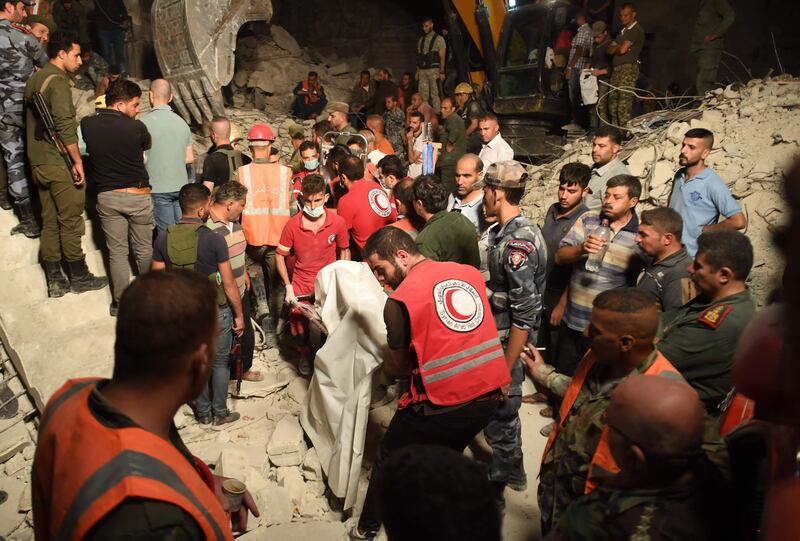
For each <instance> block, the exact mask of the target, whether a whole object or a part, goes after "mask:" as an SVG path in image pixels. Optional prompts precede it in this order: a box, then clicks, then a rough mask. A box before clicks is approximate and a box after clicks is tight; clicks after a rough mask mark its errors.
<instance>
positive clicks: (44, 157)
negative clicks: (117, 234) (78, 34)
mask: <svg viewBox="0 0 800 541" xmlns="http://www.w3.org/2000/svg"><path fill="white" fill-rule="evenodd" d="M47 51H48V54H49V55H50V62H49V63H48V64H47V65H46V66H45V67H44V68H42V69H41V70H39V71H37V72H36V73H35V74H34V75H33V76H32V77H31V78H30V79H29V80H28V83H27V85H26V86H25V100H26V101H27V102H28V103H29V104H30V103H31V99H32V96H33V93H34V92H40V93H41V94H42V98H43V99H44V103H45V105H46V106H47V108H48V109H49V111H50V114H51V115H52V116H53V121H54V124H55V128H56V133H57V134H58V136H59V137H60V138H61V141H62V142H63V143H64V146H65V147H66V151H67V153H68V154H69V157H70V159H71V160H72V170H71V171H70V170H69V169H67V165H66V163H65V161H64V157H63V156H62V155H61V154H59V152H58V149H57V147H56V145H55V144H54V143H53V142H51V140H50V138H49V137H47V136H45V135H44V131H43V130H44V126H43V123H42V119H41V118H39V117H38V115H37V114H36V113H35V107H33V106H32V105H31V106H29V107H28V108H27V112H26V117H25V127H26V132H27V149H28V161H29V162H30V165H31V171H32V173H33V180H34V181H35V182H36V185H37V187H38V189H39V201H40V202H41V205H42V239H41V242H40V251H41V259H42V266H43V267H44V272H45V276H46V278H47V295H48V296H50V297H61V296H63V295H65V294H66V293H67V292H68V291H70V290H71V291H72V292H73V293H83V292H85V291H92V290H97V289H102V288H104V287H105V286H106V285H108V279H107V278H105V277H95V276H94V275H92V273H91V272H89V268H88V267H87V266H86V256H85V254H84V253H83V248H82V247H81V237H83V234H84V233H85V231H86V228H85V225H84V221H83V207H84V204H85V202H86V190H85V189H84V188H85V183H86V181H85V177H84V173H83V161H82V160H81V154H80V151H79V150H78V124H77V122H76V121H75V106H74V105H73V103H72V91H71V90H70V79H69V76H70V75H73V74H75V72H76V71H78V68H79V67H80V65H81V48H80V45H78V43H77V41H76V38H75V36H73V35H71V34H65V33H62V32H61V31H58V32H54V33H53V35H51V36H50V42H49V43H48V44H47ZM62 255H63V258H64V259H65V260H66V262H67V267H68V269H69V275H70V276H69V281H68V280H67V278H66V277H65V276H64V274H63V272H62V271H61V258H62Z"/></svg>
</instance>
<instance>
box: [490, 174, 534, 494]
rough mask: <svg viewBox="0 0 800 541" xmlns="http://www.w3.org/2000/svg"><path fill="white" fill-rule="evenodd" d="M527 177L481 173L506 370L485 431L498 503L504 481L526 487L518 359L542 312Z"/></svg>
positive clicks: (515, 487) (495, 308)
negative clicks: (505, 385)
mask: <svg viewBox="0 0 800 541" xmlns="http://www.w3.org/2000/svg"><path fill="white" fill-rule="evenodd" d="M527 179H528V175H527V173H526V171H525V168H524V167H523V166H522V165H521V164H520V163H519V162H515V161H504V162H499V163H495V164H492V165H490V166H489V169H488V170H487V171H486V175H485V177H484V182H485V186H484V188H483V193H484V195H483V201H484V203H483V204H484V210H485V212H486V215H487V216H488V217H496V218H497V223H496V224H494V225H493V226H492V227H491V229H490V232H489V250H488V256H487V257H488V262H489V281H488V283H487V284H486V285H487V289H488V295H489V304H490V306H491V307H492V314H493V315H494V320H495V323H496V324H497V330H498V334H499V336H500V341H501V342H502V344H503V349H504V351H505V359H506V363H507V364H508V367H509V370H511V387H510V388H509V390H508V398H507V399H506V400H505V401H504V402H503V404H502V406H500V408H499V409H498V410H497V413H496V414H495V415H494V417H493V419H492V421H490V422H489V425H488V426H487V427H486V429H485V430H484V434H485V435H486V440H487V441H488V442H489V443H490V444H491V446H492V462H491V466H490V468H489V480H490V481H491V482H492V485H493V488H494V489H495V490H496V494H495V496H496V498H497V500H498V504H499V505H500V507H501V508H502V507H504V506H505V499H504V497H503V492H504V490H505V487H506V485H508V486H509V487H510V488H511V489H513V490H517V491H523V490H525V488H526V487H527V479H526V475H525V470H524V468H523V466H522V432H521V423H520V420H519V407H520V405H521V404H522V381H523V380H524V379H525V374H524V372H523V368H522V362H521V361H520V355H521V354H522V349H523V347H524V346H525V344H526V343H527V342H531V343H534V344H535V343H536V338H537V336H536V334H537V332H538V330H539V325H540V323H541V322H540V318H541V314H542V308H543V306H544V305H543V303H542V294H543V292H544V285H545V284H544V282H545V273H546V269H547V245H546V244H545V242H544V237H543V236H542V232H541V230H540V229H539V226H537V225H536V224H534V223H533V222H531V221H530V220H528V219H527V218H526V217H525V216H523V215H522V214H521V213H520V208H519V202H520V200H521V199H522V196H523V195H524V194H525V182H526V181H527Z"/></svg>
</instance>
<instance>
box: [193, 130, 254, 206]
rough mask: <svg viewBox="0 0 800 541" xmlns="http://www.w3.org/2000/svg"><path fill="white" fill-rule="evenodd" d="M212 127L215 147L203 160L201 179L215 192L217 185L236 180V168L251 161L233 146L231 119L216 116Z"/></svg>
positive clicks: (212, 138)
mask: <svg viewBox="0 0 800 541" xmlns="http://www.w3.org/2000/svg"><path fill="white" fill-rule="evenodd" d="M210 128H211V141H212V142H213V143H214V147H213V150H212V151H210V152H209V154H208V155H207V156H206V159H205V160H204V161H203V172H202V174H201V175H200V180H201V181H202V183H203V184H205V185H206V188H208V189H209V190H210V191H211V192H213V191H214V189H215V188H216V187H218V186H222V185H223V184H225V183H226V182H230V181H232V180H236V170H237V169H239V168H240V167H241V166H242V165H247V164H248V163H250V158H248V157H247V156H245V155H244V154H242V152H241V151H240V150H236V149H234V148H233V144H232V143H231V122H230V120H228V119H227V118H225V117H224V116H217V117H214V119H213V120H212V121H211V125H210Z"/></svg>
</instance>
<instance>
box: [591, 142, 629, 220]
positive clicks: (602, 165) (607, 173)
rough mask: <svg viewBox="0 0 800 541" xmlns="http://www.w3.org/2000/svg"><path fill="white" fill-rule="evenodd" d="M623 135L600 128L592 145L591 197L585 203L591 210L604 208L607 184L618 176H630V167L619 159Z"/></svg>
mask: <svg viewBox="0 0 800 541" xmlns="http://www.w3.org/2000/svg"><path fill="white" fill-rule="evenodd" d="M621 142H622V135H621V134H620V133H619V130H617V129H615V128H611V127H609V126H601V127H600V128H598V130H597V132H596V133H595V136H594V142H593V143H592V161H593V162H594V165H593V166H592V176H591V177H590V178H589V195H587V196H586V199H585V201H584V203H585V204H586V206H587V207H588V208H589V209H590V210H598V209H599V208H600V207H602V206H603V197H604V196H605V193H606V183H607V182H608V180H609V179H610V178H612V177H615V176H617V175H630V171H628V166H627V165H625V164H624V163H622V161H621V160H620V159H619V158H617V154H619V149H620V143H621Z"/></svg>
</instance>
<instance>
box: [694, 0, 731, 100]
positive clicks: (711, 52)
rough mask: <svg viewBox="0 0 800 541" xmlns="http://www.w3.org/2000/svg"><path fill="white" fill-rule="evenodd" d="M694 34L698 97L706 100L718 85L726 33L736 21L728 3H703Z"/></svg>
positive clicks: (719, 0)
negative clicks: (708, 94) (706, 95)
mask: <svg viewBox="0 0 800 541" xmlns="http://www.w3.org/2000/svg"><path fill="white" fill-rule="evenodd" d="M699 4H700V10H699V11H698V12H697V19H695V21H694V30H692V43H691V51H692V54H694V58H695V61H696V62H697V80H696V82H695V87H696V88H697V94H698V95H700V96H702V95H704V94H705V93H706V92H708V91H709V90H711V88H712V87H713V86H714V83H716V82H717V70H718V69H719V61H720V59H721V58H722V49H723V47H724V46H725V33H726V32H727V31H728V29H729V28H730V27H731V25H732V24H733V22H734V21H735V20H736V12H735V11H733V8H732V7H731V5H730V3H729V2H728V0H700V2H699Z"/></svg>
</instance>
